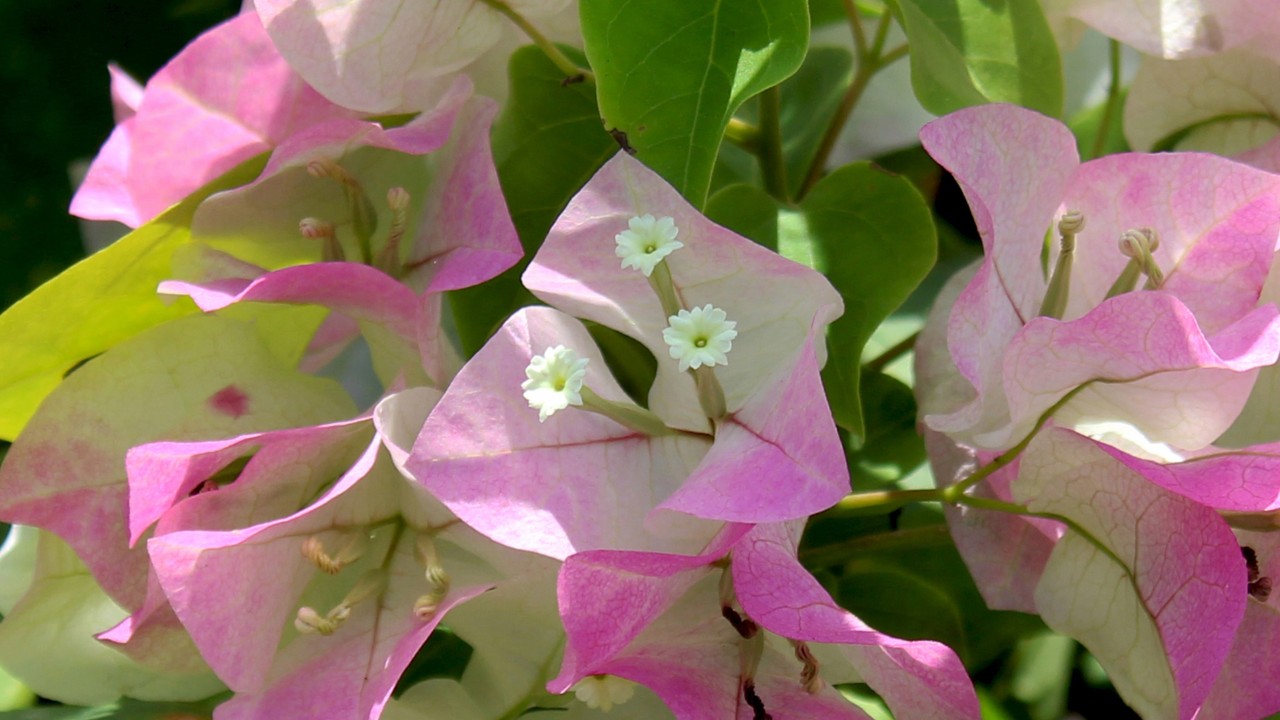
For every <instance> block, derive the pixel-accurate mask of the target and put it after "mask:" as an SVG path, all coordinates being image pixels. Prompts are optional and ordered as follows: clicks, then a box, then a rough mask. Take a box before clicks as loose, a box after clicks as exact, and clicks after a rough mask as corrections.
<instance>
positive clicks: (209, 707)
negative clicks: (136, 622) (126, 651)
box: [3, 695, 227, 720]
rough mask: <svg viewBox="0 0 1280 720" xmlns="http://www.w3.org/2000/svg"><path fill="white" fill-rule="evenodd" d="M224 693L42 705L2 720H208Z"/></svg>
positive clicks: (10, 714)
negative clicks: (197, 698)
mask: <svg viewBox="0 0 1280 720" xmlns="http://www.w3.org/2000/svg"><path fill="white" fill-rule="evenodd" d="M226 699H227V698H226V696H225V695H219V696H217V697H213V698H210V699H208V700H201V701H200V702H189V703H184V702H145V701H143V700H134V699H133V698H124V699H123V700H121V701H120V702H117V703H112V704H110V705H102V706H99V707H64V706H42V707H34V708H28V709H26V710H19V711H17V712H10V713H4V715H3V718H4V720H208V719H209V718H212V717H213V708H214V707H215V706H216V705H218V704H219V703H221V702H223V701H224V700H226Z"/></svg>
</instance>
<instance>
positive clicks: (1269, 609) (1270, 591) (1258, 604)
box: [1200, 530, 1280, 718]
mask: <svg viewBox="0 0 1280 720" xmlns="http://www.w3.org/2000/svg"><path fill="white" fill-rule="evenodd" d="M1236 539H1237V540H1238V541H1239V543H1240V550H1241V554H1242V555H1244V557H1245V569H1246V573H1247V575H1246V579H1247V580H1248V582H1249V585H1248V590H1249V601H1248V604H1247V606H1246V607H1245V611H1244V619H1243V620H1241V622H1240V628H1239V630H1237V632H1236V637H1235V642H1234V643H1233V644H1232V646H1231V652H1230V654H1229V655H1227V661H1226V664H1225V665H1224V666H1223V668H1222V672H1221V673H1219V674H1218V678H1217V680H1216V681H1215V682H1214V684H1213V690H1212V692H1210V693H1209V697H1208V698H1207V699H1206V700H1205V702H1204V706H1203V708H1202V709H1201V711H1200V716H1201V717H1208V718H1219V717H1221V718H1237V717H1238V718H1245V717H1267V716H1269V715H1271V714H1272V713H1275V712H1276V711H1277V710H1278V709H1280V687H1277V685H1276V684H1275V683H1272V682H1265V681H1264V682H1259V681H1258V679H1259V678H1270V677H1275V675H1276V673H1277V672H1280V653H1277V652H1276V647H1277V645H1276V643H1277V642H1278V641H1280V593H1277V592H1275V591H1274V588H1273V585H1274V583H1275V582H1277V580H1278V579H1280V544H1278V543H1280V537H1277V535H1276V533H1274V532H1253V531H1245V530H1237V531H1236Z"/></svg>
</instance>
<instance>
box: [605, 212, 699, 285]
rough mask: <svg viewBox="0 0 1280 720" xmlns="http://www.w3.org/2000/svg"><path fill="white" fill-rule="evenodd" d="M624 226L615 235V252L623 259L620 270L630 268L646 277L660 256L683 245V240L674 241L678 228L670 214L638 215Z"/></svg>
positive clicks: (668, 253)
mask: <svg viewBox="0 0 1280 720" xmlns="http://www.w3.org/2000/svg"><path fill="white" fill-rule="evenodd" d="M627 226H628V227H627V229H626V230H623V231H622V232H620V233H618V234H617V235H615V236H614V240H616V241H617V242H618V247H617V248H616V250H615V251H614V252H616V253H617V255H618V257H620V258H622V267H623V269H626V268H629V267H632V268H635V269H637V270H639V271H640V272H642V273H644V276H645V277H649V275H650V273H652V272H653V268H654V266H656V265H657V264H658V263H659V262H662V259H663V258H665V257H666V256H668V255H670V254H671V253H673V252H675V251H676V250H679V249H680V248H682V247H684V243H682V242H680V241H679V240H676V235H678V234H679V233H680V229H679V228H677V227H676V221H675V220H673V219H671V218H669V217H660V218H657V219H654V217H653V216H652V215H647V214H646V215H641V216H640V217H633V218H631V219H630V220H628V221H627Z"/></svg>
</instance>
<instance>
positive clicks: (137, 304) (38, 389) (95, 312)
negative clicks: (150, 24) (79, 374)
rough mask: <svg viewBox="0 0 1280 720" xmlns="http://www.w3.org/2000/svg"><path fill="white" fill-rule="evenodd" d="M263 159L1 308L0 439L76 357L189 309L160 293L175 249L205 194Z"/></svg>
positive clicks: (248, 174)
mask: <svg viewBox="0 0 1280 720" xmlns="http://www.w3.org/2000/svg"><path fill="white" fill-rule="evenodd" d="M264 160H265V158H257V159H254V160H250V161H248V162H246V163H243V164H242V165H240V166H239V167H237V168H236V169H234V170H232V171H231V172H229V173H227V174H226V175H224V176H223V177H221V178H219V179H217V180H215V181H214V182H212V183H210V184H209V185H207V186H205V187H204V188H202V189H201V190H200V191H198V192H196V193H195V194H193V195H191V196H190V197H188V198H187V199H186V200H183V201H182V202H181V203H179V204H178V205H176V206H174V207H173V208H170V209H169V210H168V211H166V212H165V213H164V214H163V215H161V216H160V217H158V218H156V219H155V220H152V221H151V222H149V223H147V224H146V225H143V226H142V227H140V228H138V229H137V230H135V231H133V232H131V233H129V234H128V235H126V236H125V237H123V238H121V239H120V240H118V241H116V242H115V243H114V244H112V245H110V246H108V247H107V248H106V249H104V250H102V251H100V252H98V253H96V254H94V255H91V256H89V257H88V258H86V259H84V260H82V261H80V262H79V263H76V264H75V265H74V266H72V267H70V268H68V269H67V270H66V271H65V272H63V273H62V274H61V275H59V276H57V277H56V278H54V279H52V280H50V281H49V282H47V283H45V284H44V285H42V286H40V287H39V288H38V289H36V291H35V292H33V293H31V294H30V295H28V296H26V297H25V298H23V299H22V300H20V301H18V302H17V303H16V304H14V305H13V306H12V307H10V308H9V309H8V310H7V311H5V313H4V314H3V315H0V357H3V358H4V362H3V364H0V438H5V439H9V440H12V439H13V438H15V437H17V435H18V433H19V432H21V431H22V428H23V426H24V425H26V423H27V420H29V419H30V418H31V415H32V413H34V412H35V409H36V407H37V406H38V405H39V404H40V401H41V400H43V399H44V398H45V396H47V395H48V394H49V393H50V392H52V391H53V389H54V388H55V387H57V386H58V384H59V383H60V382H62V378H63V375H64V374H65V373H67V372H68V371H69V370H71V369H72V368H74V367H75V366H76V365H77V364H78V363H80V362H83V361H84V360H87V359H88V358H91V357H93V356H95V355H97V354H99V353H101V352H103V351H104V350H106V349H108V348H110V347H112V346H113V345H115V344H116V343H118V342H120V341H121V340H124V339H126V338H129V337H132V336H133V335H136V334H138V333H139V332H141V331H143V330H145V329H147V328H149V327H152V326H154V325H158V324H159V323H162V322H164V321H166V320H172V319H173V318H177V317H181V316H183V315H187V314H190V313H193V312H196V308H195V305H194V304H192V303H191V302H190V301H189V300H186V299H181V300H178V301H172V300H165V299H162V298H161V297H160V296H159V295H157V294H156V286H157V285H158V284H159V283H160V282H161V281H162V280H166V279H168V278H169V277H170V274H171V272H170V261H171V259H172V258H173V253H174V251H175V250H176V249H177V248H179V247H181V246H183V245H185V244H187V243H189V242H190V241H191V232H190V228H191V218H192V216H193V215H194V213H195V209H196V207H197V206H198V205H199V204H200V203H201V202H202V201H203V200H204V199H205V198H206V197H208V196H209V195H210V194H212V193H213V192H215V191H218V190H222V189H225V188H229V187H235V186H237V185H242V184H244V183H245V182H248V181H249V180H251V179H252V178H253V177H254V176H256V175H257V174H258V172H259V171H260V170H261V168H262V163H263V162H264Z"/></svg>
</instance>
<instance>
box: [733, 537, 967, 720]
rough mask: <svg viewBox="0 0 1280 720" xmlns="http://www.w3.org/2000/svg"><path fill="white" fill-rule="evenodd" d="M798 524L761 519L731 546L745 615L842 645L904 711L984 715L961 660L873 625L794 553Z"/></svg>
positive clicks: (797, 636)
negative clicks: (767, 522) (829, 589)
mask: <svg viewBox="0 0 1280 720" xmlns="http://www.w3.org/2000/svg"><path fill="white" fill-rule="evenodd" d="M799 529H800V527H799V526H797V525H793V526H791V527H788V526H786V525H782V524H776V525H760V526H757V527H756V528H755V529H754V530H753V531H752V532H751V533H749V534H748V535H747V536H746V537H745V538H743V540H742V541H740V542H739V544H738V546H737V547H736V548H735V549H734V553H733V584H734V589H735V590H736V592H737V595H738V600H739V602H741V603H742V609H743V611H745V612H746V614H747V615H748V616H749V617H751V618H752V619H754V620H755V621H756V622H758V623H759V624H760V626H761V627H762V628H764V629H765V630H768V631H770V632H773V633H776V634H778V635H781V636H783V637H786V638H790V639H793V640H803V641H807V642H817V643H831V644H836V645H839V646H840V649H841V651H842V653H843V654H844V655H845V656H846V657H847V658H848V659H849V661H850V662H851V663H852V664H853V667H854V668H855V669H856V670H857V672H858V674H859V675H860V676H861V677H862V678H863V680H864V681H865V682H867V683H868V684H869V685H871V687H872V688H873V689H874V690H875V691H876V692H877V693H879V695H880V696H881V697H883V698H884V699H885V701H886V702H887V703H888V704H889V707H890V708H891V709H892V710H893V711H894V714H895V715H896V716H898V717H910V718H937V719H938V720H943V719H944V718H975V719H976V718H978V717H979V715H980V712H979V708H978V698H977V695H976V694H975V693H974V690H973V685H972V683H971V682H970V681H969V676H968V673H967V672H966V671H965V669H964V666H963V665H962V664H961V663H960V659H959V658H958V657H957V656H956V654H955V653H954V652H953V651H952V650H951V649H950V648H948V647H947V646H945V645H942V644H941V643H936V642H927V641H907V640H899V639H897V638H894V637H891V636H888V635H884V634H882V633H879V632H876V631H875V630H873V629H871V627H870V626H868V625H866V624H865V623H863V622H862V621H861V620H859V619H858V618H857V617H855V616H854V615H853V614H852V613H850V612H848V611H846V610H844V609H842V608H840V607H839V606H838V605H836V604H835V601H833V600H832V599H831V596H830V595H828V594H827V592H826V591H825V590H823V589H822V586H821V585H820V584H819V583H818V581H817V580H816V579H815V578H814V577H813V576H812V575H810V574H809V572H808V571H807V570H805V569H804V568H803V567H802V566H801V565H800V562H799V561H798V560H797V559H796V554H795V551H796V545H797V543H798V538H799Z"/></svg>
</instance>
